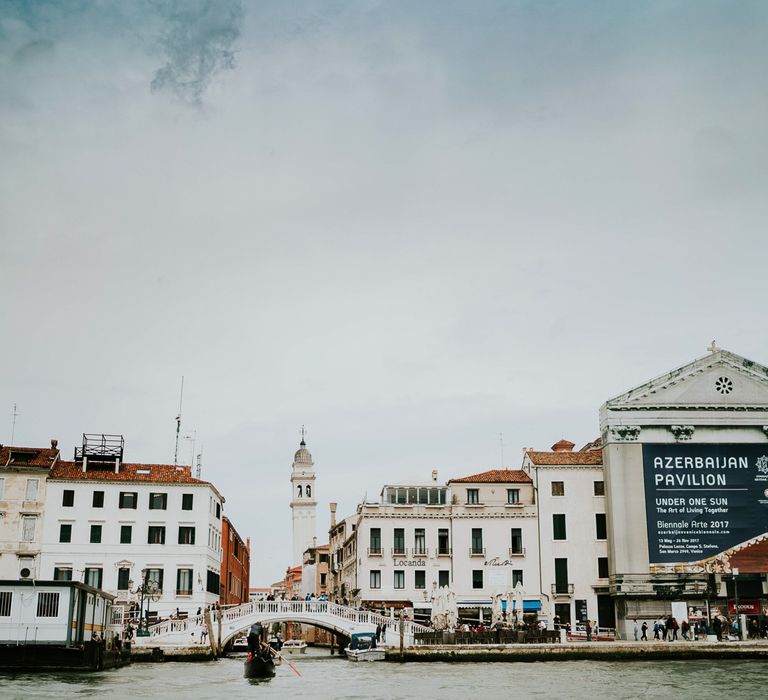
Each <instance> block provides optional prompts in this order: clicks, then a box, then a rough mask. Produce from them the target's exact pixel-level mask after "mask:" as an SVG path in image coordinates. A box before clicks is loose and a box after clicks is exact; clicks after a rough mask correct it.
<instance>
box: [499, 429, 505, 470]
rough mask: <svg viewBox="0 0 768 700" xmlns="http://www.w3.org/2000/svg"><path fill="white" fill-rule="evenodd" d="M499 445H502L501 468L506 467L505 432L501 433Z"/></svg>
mask: <svg viewBox="0 0 768 700" xmlns="http://www.w3.org/2000/svg"><path fill="white" fill-rule="evenodd" d="M499 446H500V447H501V469H504V433H499Z"/></svg>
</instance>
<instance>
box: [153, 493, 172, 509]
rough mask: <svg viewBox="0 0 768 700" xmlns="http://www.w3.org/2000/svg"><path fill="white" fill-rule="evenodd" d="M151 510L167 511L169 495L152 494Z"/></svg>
mask: <svg viewBox="0 0 768 700" xmlns="http://www.w3.org/2000/svg"><path fill="white" fill-rule="evenodd" d="M149 509H150V510H167V509H168V494H167V493H150V494H149Z"/></svg>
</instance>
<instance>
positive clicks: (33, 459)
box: [0, 445, 59, 469]
mask: <svg viewBox="0 0 768 700" xmlns="http://www.w3.org/2000/svg"><path fill="white" fill-rule="evenodd" d="M58 454H59V450H58V449H57V448H55V447H9V446H8V445H3V446H0V467H5V466H8V467H40V468H42V469H50V467H51V464H53V460H54V459H55V458H56V456H57V455H58ZM17 455H23V456H24V457H23V458H22V459H19V458H18V457H17ZM9 457H11V458H12V459H11V460H10V462H9V461H8V458H9Z"/></svg>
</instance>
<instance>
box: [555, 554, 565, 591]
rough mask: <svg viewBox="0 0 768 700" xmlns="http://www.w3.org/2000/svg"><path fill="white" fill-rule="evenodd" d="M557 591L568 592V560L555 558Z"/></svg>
mask: <svg viewBox="0 0 768 700" xmlns="http://www.w3.org/2000/svg"><path fill="white" fill-rule="evenodd" d="M555 591H556V592H557V593H568V560H567V559H555Z"/></svg>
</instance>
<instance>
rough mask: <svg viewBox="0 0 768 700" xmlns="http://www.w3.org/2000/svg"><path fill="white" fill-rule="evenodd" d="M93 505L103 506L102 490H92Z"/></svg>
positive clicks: (96, 506) (95, 506)
mask: <svg viewBox="0 0 768 700" xmlns="http://www.w3.org/2000/svg"><path fill="white" fill-rule="evenodd" d="M93 507H94V508H103V507H104V492H103V491H94V492H93Z"/></svg>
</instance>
